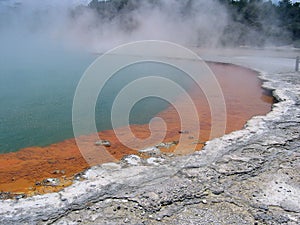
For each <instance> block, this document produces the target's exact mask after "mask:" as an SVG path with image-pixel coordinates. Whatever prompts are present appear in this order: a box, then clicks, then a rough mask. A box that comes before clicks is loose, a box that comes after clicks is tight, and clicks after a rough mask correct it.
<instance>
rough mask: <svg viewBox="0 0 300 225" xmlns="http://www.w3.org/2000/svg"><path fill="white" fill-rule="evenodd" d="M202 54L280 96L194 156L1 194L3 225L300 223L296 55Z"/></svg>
mask: <svg viewBox="0 0 300 225" xmlns="http://www.w3.org/2000/svg"><path fill="white" fill-rule="evenodd" d="M235 54H236V53H235ZM203 57H204V58H205V59H207V60H213V61H219V62H227V63H234V64H239V65H243V66H246V67H250V68H254V69H257V70H260V71H261V78H262V79H263V80H264V84H263V85H264V87H265V88H268V89H270V90H273V95H274V96H275V97H276V99H277V100H278V103H276V104H274V106H273V109H272V112H270V113H268V114H267V115H266V116H259V117H254V118H252V119H251V120H250V121H248V123H247V124H246V126H245V128H244V129H243V130H241V131H236V132H233V133H231V134H228V135H225V136H223V137H222V138H218V139H214V140H211V141H209V142H207V143H206V145H205V147H204V149H203V150H202V151H200V152H195V153H194V154H191V155H188V156H182V157H175V156H173V157H172V156H157V155H155V156H153V157H152V158H153V159H152V161H151V162H155V163H149V162H146V163H145V162H143V161H140V160H139V159H136V158H135V159H133V160H134V163H128V161H129V162H130V160H125V161H123V162H120V163H108V164H103V165H102V166H97V167H93V168H91V169H89V170H87V171H86V172H84V173H82V174H80V176H79V179H80V180H81V181H77V182H75V183H74V184H73V185H72V186H70V187H67V188H65V189H64V190H62V191H60V192H58V193H51V194H45V195H41V196H34V197H31V198H26V199H15V200H5V201H1V203H0V204H1V207H0V224H80V223H82V224H299V223H300V172H299V171H300V74H299V73H294V72H292V70H293V69H294V64H293V62H294V61H293V59H292V58H289V56H288V57H284V56H276V57H274V56H273V55H272V56H264V57H261V58H260V57H257V56H251V55H244V54H241V55H237V54H236V55H234V56H232V55H230V57H228V55H222V56H221V55H219V56H212V55H210V54H205V55H204V56H203ZM262 59H263V60H262ZM262 71H263V72H262ZM133 164H135V165H133Z"/></svg>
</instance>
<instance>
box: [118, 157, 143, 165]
mask: <svg viewBox="0 0 300 225" xmlns="http://www.w3.org/2000/svg"><path fill="white" fill-rule="evenodd" d="M121 163H122V164H125V165H130V166H138V165H141V164H142V159H141V158H140V157H139V156H137V155H127V156H124V157H123V158H122V159H121Z"/></svg>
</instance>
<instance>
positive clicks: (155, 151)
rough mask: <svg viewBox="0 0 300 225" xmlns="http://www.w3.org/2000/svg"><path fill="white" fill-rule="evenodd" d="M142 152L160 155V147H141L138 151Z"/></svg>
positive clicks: (143, 153) (148, 154)
mask: <svg viewBox="0 0 300 225" xmlns="http://www.w3.org/2000/svg"><path fill="white" fill-rule="evenodd" d="M138 152H139V153H140V154H142V155H145V156H151V157H152V156H158V155H160V153H161V152H160V149H159V148H157V147H149V148H145V149H141V150H139V151H138Z"/></svg>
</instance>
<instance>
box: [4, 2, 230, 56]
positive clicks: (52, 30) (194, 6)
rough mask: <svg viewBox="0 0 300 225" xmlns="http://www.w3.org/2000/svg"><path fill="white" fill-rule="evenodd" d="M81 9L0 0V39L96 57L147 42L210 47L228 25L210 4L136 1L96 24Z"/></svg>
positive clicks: (92, 16) (98, 18)
mask: <svg viewBox="0 0 300 225" xmlns="http://www.w3.org/2000/svg"><path fill="white" fill-rule="evenodd" d="M82 3H84V4H85V5H87V1H85V0H83V1H81V0H72V1H59V0H55V1H42V2H39V1H34V0H28V1H24V2H21V3H16V2H12V1H9V0H6V1H3V0H2V1H1V0H0V21H1V22H0V34H1V37H2V38H3V37H5V36H6V37H7V38H10V37H11V36H13V37H14V38H15V39H16V41H17V40H18V39H20V42H22V40H25V39H27V40H35V39H36V38H42V39H43V38H47V40H49V41H54V42H58V43H62V44H64V45H66V44H67V45H71V46H76V47H81V48H84V49H88V50H89V51H97V52H101V51H104V50H108V49H110V48H112V47H115V46H117V45H120V44H124V43H127V42H131V41H137V40H146V39H147V40H149V39H156V40H167V41H173V42H176V43H179V44H183V45H187V46H196V45H201V46H209V47H211V46H216V45H217V44H218V43H219V40H220V38H221V35H222V33H223V30H224V28H225V27H226V25H227V24H228V19H227V12H226V9H225V8H224V7H222V5H220V3H218V2H217V1H215V0H210V1H207V0H198V1H189V0H164V1H160V3H159V4H151V3H149V1H147V0H145V1H136V5H135V8H134V9H133V10H130V11H128V12H125V13H120V14H116V15H115V16H114V17H113V18H112V19H105V18H101V16H99V14H98V13H96V11H95V10H92V9H90V8H88V7H85V6H83V5H82V6H79V4H82ZM0 41H1V38H0Z"/></svg>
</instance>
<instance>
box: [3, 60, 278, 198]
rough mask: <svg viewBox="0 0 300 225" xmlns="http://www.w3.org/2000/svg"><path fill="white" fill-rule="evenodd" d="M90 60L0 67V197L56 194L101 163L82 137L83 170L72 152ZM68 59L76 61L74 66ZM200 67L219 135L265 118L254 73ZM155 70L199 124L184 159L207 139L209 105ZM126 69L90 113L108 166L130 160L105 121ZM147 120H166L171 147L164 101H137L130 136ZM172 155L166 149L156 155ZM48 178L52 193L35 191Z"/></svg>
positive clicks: (265, 104)
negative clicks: (76, 98) (218, 100)
mask: <svg viewBox="0 0 300 225" xmlns="http://www.w3.org/2000/svg"><path fill="white" fill-rule="evenodd" d="M94 58H95V56H91V55H89V56H88V57H78V58H73V60H69V61H68V63H63V60H58V61H57V62H56V63H57V64H56V65H55V68H56V69H55V70H49V68H48V69H46V70H45V67H43V66H45V64H42V65H40V66H38V67H37V68H31V69H30V68H20V69H15V70H12V68H14V67H12V68H9V67H8V68H6V73H3V74H4V75H3V74H2V76H1V79H2V80H1V85H2V88H0V91H1V97H2V99H1V104H2V105H1V106H2V107H1V109H0V110H1V114H0V115H1V118H0V121H1V123H0V143H1V146H0V152H1V153H3V154H1V155H0V191H2V192H13V193H26V194H28V195H33V194H39V193H47V192H52V191H57V190H60V189H61V188H63V187H65V186H67V185H70V184H71V183H72V179H73V176H74V174H76V173H79V172H81V171H83V170H84V169H86V168H88V167H89V166H90V164H92V165H96V164H98V163H104V162H106V161H107V160H106V158H105V157H100V158H101V160H100V161H99V154H100V155H101V152H99V149H98V148H97V146H95V140H94V139H93V138H90V137H89V136H88V135H86V136H85V139H86V143H87V144H86V145H87V149H89V153H88V154H89V157H90V159H91V161H90V162H89V163H90V164H88V163H87V162H86V161H85V159H84V158H83V157H82V155H81V154H80V151H79V150H78V148H77V146H76V143H75V140H74V138H73V136H72V123H71V108H72V99H73V95H74V92H75V88H76V84H77V83H78V81H79V79H80V76H81V74H82V73H83V71H84V69H85V67H86V66H87V65H88V64H89V63H90V62H91V61H92V60H93V59H94ZM75 61H77V62H81V63H77V64H76V63H74V62H75ZM73 65H76V66H75V67H74V66H73ZM208 65H209V67H210V68H211V70H212V71H213V72H214V74H215V75H216V77H217V79H218V81H219V83H220V85H221V88H222V91H223V93H224V97H225V103H226V109H227V124H226V133H230V132H232V131H234V130H239V129H242V127H243V126H244V124H245V123H246V121H247V120H249V119H250V118H251V117H253V116H255V115H263V114H266V113H267V112H269V111H270V110H271V106H272V103H273V97H272V96H271V93H270V92H268V91H266V90H264V89H262V88H261V81H260V80H259V79H258V77H257V75H258V74H257V73H256V72H254V71H252V70H249V69H245V68H242V67H238V66H234V65H229V64H220V63H208ZM6 67H7V65H6ZM2 68H5V67H2ZM135 69H136V68H135ZM138 69H139V68H138ZM140 69H141V70H142V69H143V68H142V67H141V68H140ZM160 69H161V70H163V71H164V73H163V74H164V75H165V76H166V77H167V78H172V79H173V80H174V81H175V82H176V81H177V82H180V84H181V85H182V86H184V87H185V88H186V89H187V90H188V93H189V94H190V96H192V99H193V102H194V103H195V105H196V107H197V110H198V115H199V117H200V121H202V124H201V134H200V137H192V136H191V135H189V134H188V135H186V146H187V147H186V148H185V149H183V150H182V151H181V152H180V154H189V153H191V151H190V149H189V144H190V143H191V142H193V143H195V142H197V146H196V147H197V150H200V149H201V147H202V146H203V142H205V141H207V140H208V138H209V135H210V126H211V124H210V119H211V118H210V111H209V105H208V102H207V100H206V98H205V95H204V94H203V93H201V91H199V90H198V89H196V88H194V87H193V83H192V82H190V81H188V79H187V80H185V79H182V74H181V73H180V72H179V71H176V70H172V69H170V68H163V67H162V68H160ZM130 70H131V68H128V71H125V73H126V74H127V76H126V78H122V79H121V80H120V79H117V77H118V76H116V77H115V78H112V79H111V80H110V81H109V82H110V84H109V85H108V86H107V87H106V89H105V88H104V90H103V93H101V94H102V98H101V99H102V101H99V102H98V104H97V107H96V121H97V128H98V130H99V131H100V132H99V136H100V138H101V139H105V140H109V141H110V142H111V143H112V145H111V147H109V148H107V151H108V152H109V153H110V154H111V155H112V156H113V157H114V159H115V160H116V161H117V160H120V159H121V158H122V157H123V156H125V155H128V154H137V151H136V150H134V149H130V148H128V147H126V146H124V145H123V144H122V143H120V142H119V140H118V139H117V138H116V136H115V133H114V131H113V130H111V123H110V121H109V118H110V109H111V106H112V101H113V99H114V97H115V96H116V94H117V93H118V91H119V90H120V89H121V88H122V86H124V85H125V84H127V83H128V82H130V81H132V80H134V79H136V75H130V74H133V73H131V72H132V71H130ZM12 71H13V72H12ZM16 80H17V82H16ZM101 94H100V95H101ZM103 99H105V101H103ZM176 101H179V102H182V104H184V102H185V99H183V98H182V97H181V96H176ZM145 109H147V110H146V111H145ZM186 113H187V114H188V113H189V112H188V111H187V112H186ZM154 116H159V117H161V118H163V119H164V121H165V122H166V125H167V134H166V136H165V139H164V142H172V141H177V140H178V139H179V136H180V134H179V132H178V131H179V130H180V129H181V128H180V122H179V115H178V113H177V112H176V110H175V109H174V108H173V107H172V106H171V105H169V104H168V103H167V102H165V101H163V100H160V99H155V98H148V99H145V100H144V101H141V102H139V104H137V105H136V106H135V107H134V108H133V110H132V114H131V115H130V122H131V124H132V125H131V130H132V131H133V133H134V134H135V136H136V137H139V138H147V137H148V136H149V135H150V131H149V126H148V122H149V121H150V120H151V118H152V117H154ZM118 129H119V131H120V132H121V133H122V129H124V130H125V128H124V127H122V124H120V128H118ZM126 135H127V134H126V133H125V132H124V138H125V139H126V138H130V136H128V137H127V136H126ZM137 147H140V148H142V147H146V146H137ZM173 150H174V148H172V147H171V148H169V149H165V150H164V151H165V152H172V151H173ZM92 159H95V160H94V161H93V160H92ZM91 162H92V163H91ZM57 171H58V172H57ZM49 177H56V178H59V179H60V180H61V185H60V186H57V187H50V186H37V185H35V184H36V182H40V181H42V180H43V179H45V178H49Z"/></svg>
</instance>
